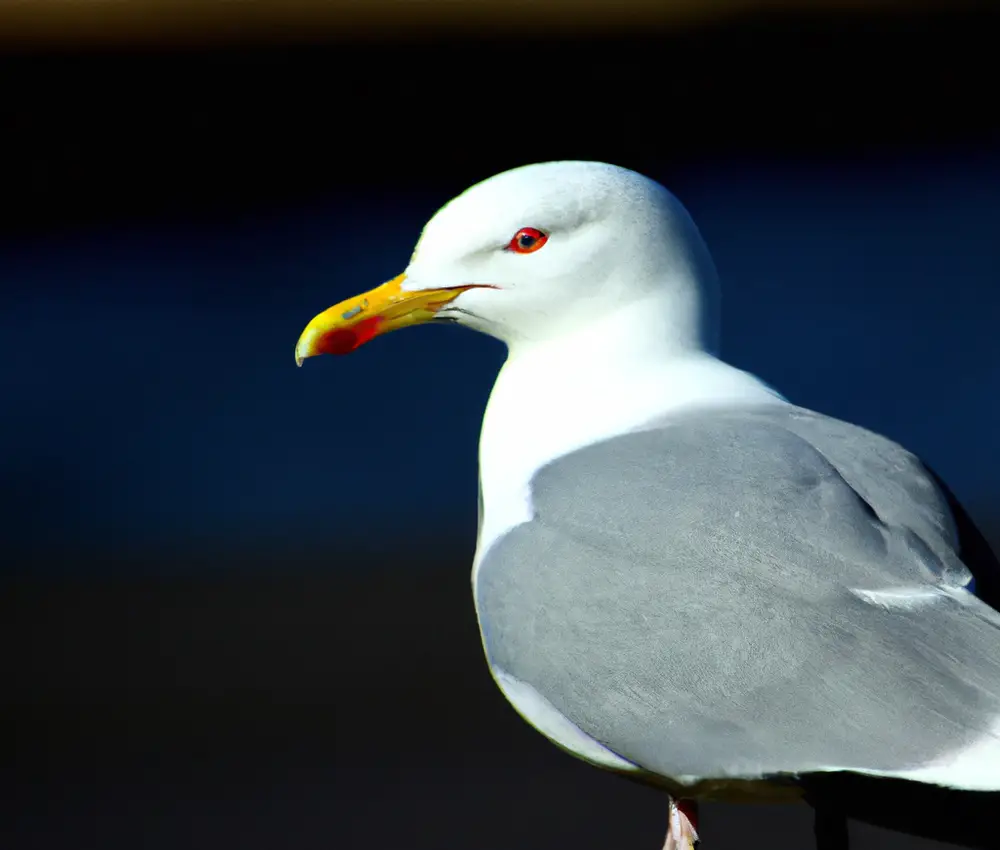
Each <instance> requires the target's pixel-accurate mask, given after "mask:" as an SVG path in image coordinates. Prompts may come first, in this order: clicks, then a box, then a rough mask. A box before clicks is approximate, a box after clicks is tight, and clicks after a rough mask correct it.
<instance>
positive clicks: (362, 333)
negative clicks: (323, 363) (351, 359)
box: [295, 274, 475, 366]
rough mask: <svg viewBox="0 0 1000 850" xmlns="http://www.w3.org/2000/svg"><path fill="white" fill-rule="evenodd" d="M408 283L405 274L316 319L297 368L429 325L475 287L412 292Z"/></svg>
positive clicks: (298, 351) (302, 342) (303, 339)
mask: <svg viewBox="0 0 1000 850" xmlns="http://www.w3.org/2000/svg"><path fill="white" fill-rule="evenodd" d="M404 280H406V275H405V274H401V275H399V276H398V277H394V278H393V279H392V280H390V281H389V282H388V283H383V284H382V285H381V286H379V287H377V288H375V289H373V290H371V291H370V292H366V293H364V294H363V295H358V296H355V297H354V298H348V299H347V300H346V301H341V302H340V303H339V304H334V305H333V306H332V307H331V308H330V309H328V310H324V311H323V312H322V313H320V314H319V315H318V316H316V317H315V318H313V320H312V321H311V322H309V324H308V325H306V329H305V330H304V331H302V336H300V337H299V341H298V343H297V344H296V346H295V362H296V364H298V365H299V366H301V365H302V361H303V360H305V359H306V358H307V357H313V356H314V355H316V354H348V353H349V352H351V351H354V349H355V348H358V347H359V346H361V345H364V344H365V343H366V342H368V340H370V339H372V338H373V337H376V336H378V335H379V334H384V333H388V332H389V331H394V330H396V329H397V328H405V327H408V326H409V325H419V324H421V323H422V322H428V321H430V320H431V319H433V318H434V314H435V313H436V312H437V311H438V310H440V309H441V308H442V307H443V306H444V305H445V304H447V303H448V302H449V301H453V300H454V299H455V298H457V297H458V296H459V295H461V294H462V293H463V292H465V291H466V290H467V289H472V288H474V287H475V285H474V284H473V285H469V286H455V287H449V288H448V289H421V290H417V291H414V292H408V291H405V290H403V288H402V285H403V281H404Z"/></svg>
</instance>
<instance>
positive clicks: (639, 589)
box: [477, 406, 1000, 778]
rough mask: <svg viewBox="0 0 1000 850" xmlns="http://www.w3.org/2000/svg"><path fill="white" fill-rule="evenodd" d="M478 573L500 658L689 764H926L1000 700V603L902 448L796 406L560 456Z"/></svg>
mask: <svg viewBox="0 0 1000 850" xmlns="http://www.w3.org/2000/svg"><path fill="white" fill-rule="evenodd" d="M532 498H533V505H534V511H535V515H534V518H533V520H532V521H530V522H528V523H525V524H523V525H521V526H518V527H517V528H515V529H513V530H512V531H511V532H509V533H508V534H507V535H506V536H505V537H504V538H502V539H501V540H500V541H498V542H497V543H496V544H495V545H494V546H493V547H492V549H491V550H490V551H489V552H488V553H487V555H486V557H485V559H484V561H483V564H482V566H481V568H480V571H479V574H478V579H477V595H478V605H479V614H480V622H481V625H482V629H483V637H484V644H485V646H486V651H487V655H488V657H489V660H490V663H491V664H492V665H494V666H495V667H498V668H500V669H502V670H504V671H505V672H506V673H508V674H510V675H512V676H514V677H516V678H517V679H519V680H521V681H523V682H526V683H528V684H530V685H532V686H533V687H534V688H535V689H536V690H537V691H538V692H539V693H541V694H542V695H543V696H544V697H545V698H546V699H548V700H549V702H550V703H552V705H553V706H554V707H555V708H556V709H557V710H558V711H560V712H561V713H562V714H564V715H565V716H566V717H567V718H569V719H570V720H571V721H573V722H574V723H575V724H576V725H577V726H578V727H579V728H580V729H582V730H583V731H584V732H586V733H587V734H589V735H590V736H592V737H593V738H595V739H596V740H598V741H600V742H601V743H603V744H604V745H605V746H606V747H608V748H609V749H610V750H612V751H613V752H615V753H617V754H619V755H620V756H622V757H624V758H626V759H628V760H630V761H632V762H634V763H636V764H637V765H639V766H641V767H643V768H645V769H646V770H649V771H652V772H655V773H658V774H661V775H663V776H668V777H680V776H686V777H700V778H712V777H746V778H757V777H760V776H768V775H774V774H781V773H792V774H795V773H806V772H810V771H815V770H823V769H832V768H840V769H847V770H851V769H857V770H862V771H864V770H878V771H898V770H905V769H908V768H913V767H919V766H921V765H924V764H926V763H927V762H928V761H930V760H933V759H935V758H937V757H939V756H941V755H942V754H946V753H951V752H954V751H956V750H958V749H960V748H962V747H964V746H966V745H968V744H971V743H972V742H974V741H976V740H978V739H980V738H982V737H983V736H984V735H985V734H986V733H987V730H989V729H990V728H991V727H994V726H995V724H996V723H997V722H998V721H1000V615H998V614H997V613H996V612H995V611H993V609H991V608H989V607H988V606H986V605H985V604H983V603H981V602H979V601H978V600H976V599H975V598H974V597H972V595H971V594H968V593H967V592H966V591H964V590H962V589H961V588H962V586H963V585H964V584H965V583H966V582H967V581H968V580H969V578H970V574H969V572H968V570H967V569H966V568H965V566H964V565H963V564H962V562H961V561H960V559H959V558H958V556H957V554H956V552H955V549H956V546H957V538H956V533H955V528H954V522H953V520H952V517H951V515H950V513H949V510H948V507H947V503H946V501H945V499H944V497H943V496H942V494H941V492H940V491H939V490H938V489H937V487H936V486H935V484H934V483H933V481H932V480H931V478H930V476H929V474H928V473H927V471H926V469H925V468H924V467H923V466H922V465H921V464H920V462H919V461H918V460H917V459H916V458H914V457H913V456H912V455H910V454H909V453H907V452H906V451H905V450H903V449H902V448H901V447H899V446H898V445H896V444H894V443H892V442H890V441H888V440H885V439H884V438H881V437H878V436H877V435H875V434H872V433H870V432H867V431H864V430H863V429H860V428H856V427H854V426H851V425H848V424H846V423H843V422H838V421H836V420H833V419H829V418H827V417H823V416H820V415H818V414H813V413H810V412H808V411H804V410H801V409H799V408H794V407H784V406H782V407H776V408H771V409H757V410H744V411H726V412H712V413H702V414H698V415H688V416H686V417H682V418H678V419H676V420H673V421H671V422H667V423H665V424H664V425H663V426H662V427H660V428H658V429H656V430H653V431H649V432H643V433H638V434H631V435H626V436H623V437H618V438H614V439H612V440H609V441H606V442H604V443H600V444H597V445H594V446H591V447H587V448H585V449H582V450H580V451H578V452H575V453H573V454H571V455H568V456H566V457H564V458H562V459H560V460H558V461H556V462H554V463H552V464H550V465H549V466H547V467H545V468H544V469H542V470H541V471H540V472H539V473H538V474H537V476H536V478H535V479H534V481H533V483H532Z"/></svg>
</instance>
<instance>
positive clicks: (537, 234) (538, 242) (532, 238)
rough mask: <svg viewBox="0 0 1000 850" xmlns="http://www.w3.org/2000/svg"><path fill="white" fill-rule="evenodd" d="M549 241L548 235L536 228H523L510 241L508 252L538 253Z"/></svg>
mask: <svg viewBox="0 0 1000 850" xmlns="http://www.w3.org/2000/svg"><path fill="white" fill-rule="evenodd" d="M548 241H549V237H548V234H546V233H542V231H541V230H538V229H537V228H535V227H522V228H521V229H520V230H519V231H517V233H515V234H514V238H513V239H511V240H510V244H509V245H508V246H507V250H508V251H513V252H514V253H516V254H530V253H531V252H532V251H537V250H538V249H539V248H541V247H542V245H544V244H545V243H546V242H548Z"/></svg>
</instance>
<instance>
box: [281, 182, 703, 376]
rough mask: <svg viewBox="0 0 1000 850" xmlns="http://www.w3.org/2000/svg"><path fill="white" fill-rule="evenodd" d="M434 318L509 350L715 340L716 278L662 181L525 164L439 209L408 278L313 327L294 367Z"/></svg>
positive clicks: (352, 301)
mask: <svg viewBox="0 0 1000 850" xmlns="http://www.w3.org/2000/svg"><path fill="white" fill-rule="evenodd" d="M429 321H436V322H453V323H458V324H462V325H466V326H468V327H470V328H473V329H475V330H478V331H481V332H483V333H487V334H489V335H491V336H494V337H496V338H497V339H500V340H501V341H503V342H505V343H506V344H507V345H508V347H509V348H510V349H511V352H512V353H515V352H516V351H517V350H518V349H522V348H529V347H532V346H537V345H544V344H546V343H548V342H550V341H552V340H554V339H558V338H563V337H566V336H573V335H575V334H579V333H581V332H583V333H591V334H592V335H594V336H596V338H599V339H601V340H602V342H601V344H602V345H608V346H614V345H616V344H628V343H629V341H630V340H632V341H634V340H636V339H638V340H640V341H647V340H648V341H650V342H655V343H657V344H661V345H664V346H667V347H676V348H678V349H690V348H696V349H704V348H712V347H713V346H714V343H715V331H716V322H717V279H716V273H715V268H714V266H713V263H712V260H711V257H710V255H709V253H708V250H707V248H706V247H705V244H704V241H703V240H702V238H701V235H700V234H699V233H698V230H697V228H696V227H695V225H694V222H693V221H692V220H691V218H690V216H689V215H688V213H687V211H686V210H685V209H684V207H683V206H682V205H681V203H680V202H679V201H678V200H677V199H676V198H675V197H674V196H673V195H672V194H671V193H670V192H668V191H667V190H666V189H665V188H664V187H663V186H661V185H660V184H659V183H657V182H655V181H654V180H651V179H649V178H647V177H644V176H642V175H640V174H638V173H636V172H634V171H629V170H628V169H625V168H620V167H618V166H614V165H607V164H604V163H599V162H549V163H541V164H536V165H527V166H524V167H521V168H516V169H514V170H512V171H506V172H504V173H502V174H498V175H496V176H495V177H491V178H489V179H488V180H484V181H483V182H481V183H478V184H476V185H475V186H473V187H472V188H470V189H467V190H466V191H465V192H463V193H462V194H461V195H459V196H458V197H456V198H454V199H453V200H452V201H450V202H448V203H447V204H446V205H445V206H444V207H442V208H441V209H440V210H439V211H438V212H437V213H436V214H435V215H434V217H433V218H431V220H430V221H429V222H427V224H426V226H425V227H424V229H423V232H422V234H421V236H420V239H419V240H418V242H417V245H416V248H415V249H414V252H413V255H412V257H411V259H410V262H409V265H408V266H407V267H406V269H405V270H404V271H403V273H402V274H400V275H398V276H396V277H394V278H392V279H391V280H389V281H388V282H387V283H384V284H382V285H381V286H378V287H376V288H375V289H372V290H369V291H368V292H364V293H363V294H361V295H357V296H354V297H352V298H349V299H347V300H346V301H342V302H340V303H338V304H336V305H334V306H333V307H330V308H329V309H327V310H324V311H323V312H322V313H320V314H319V315H317V316H316V317H315V318H313V319H312V321H310V322H309V324H308V325H307V326H306V328H305V330H304V331H303V332H302V335H301V337H300V338H299V341H298V344H297V345H296V348H295V358H296V362H298V363H299V364H301V363H302V361H303V360H304V359H305V358H307V357H311V356H313V355H316V354H324V353H332V354H343V353H347V352H349V351H353V350H354V349H355V348H357V347H359V346H360V345H362V344H363V343H365V342H367V341H368V340H370V339H372V338H373V337H375V336H377V335H379V334H382V333H386V332H388V331H391V330H395V329H397V328H401V327H406V326H409V325H414V324H420V323H424V322H429Z"/></svg>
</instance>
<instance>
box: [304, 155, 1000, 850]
mask: <svg viewBox="0 0 1000 850" xmlns="http://www.w3.org/2000/svg"><path fill="white" fill-rule="evenodd" d="M430 321H434V322H453V323H458V324H460V325H465V326H467V327H469V328H472V329H474V330H477V331H480V332H483V333H486V334H489V335H491V336H493V337H495V338H497V339H499V340H501V341H502V342H503V343H505V344H506V346H507V350H508V357H507V360H506V361H505V363H504V365H503V367H502V368H501V370H500V372H499V375H498V376H497V379H496V383H495V385H494V387H493V391H492V393H491V395H490V398H489V402H488V404H487V407H486V412H485V415H484V418H483V423H482V430H481V435H480V444H479V474H480V487H479V505H480V509H479V534H478V540H477V546H476V553H475V557H474V560H473V564H472V590H473V599H474V603H475V607H476V613H477V617H478V622H479V626H480V632H481V636H482V643H483V648H484V650H485V656H486V660H487V662H488V665H489V669H490V672H491V673H492V676H493V678H494V680H495V681H496V684H497V685H498V686H499V689H500V690H501V691H502V693H503V694H504V696H505V697H506V698H507V699H508V700H509V702H510V703H511V704H512V705H513V707H514V708H515V709H516V711H517V712H518V713H519V714H520V715H521V717H523V718H524V720H526V721H527V722H528V723H529V724H530V725H531V726H533V727H534V728H535V729H536V730H538V731H539V732H541V733H542V734H543V735H544V736H545V737H547V738H548V739H549V740H550V741H552V742H553V743H554V744H556V745H557V746H559V747H560V748H562V749H563V750H565V751H567V752H568V753H570V754H571V755H573V756H576V757H577V758H579V759H582V760H583V761H585V762H587V763H589V764H591V765H594V766H596V767H599V768H603V769H605V770H609V771H613V772H615V773H618V774H621V775H623V776H626V777H630V778H632V779H635V780H638V781H640V782H644V783H648V784H652V785H655V786H657V787H659V788H662V789H663V790H664V791H665V792H666V794H667V797H668V817H667V821H668V828H667V836H666V841H665V843H664V848H665V850H678V848H686V850H690V848H693V847H694V846H695V844H696V843H697V842H698V835H697V820H696V818H697V802H698V801H704V800H722V801H750V802H753V801H759V802H775V801H789V802H805V803H808V804H810V805H812V806H813V807H814V809H815V812H816V815H815V836H816V843H817V847H819V848H820V850H844V848H847V846H848V833H847V818H848V817H852V818H856V819H860V820H864V821H868V822H870V823H875V824H878V825H881V826H885V827H888V828H891V829H896V830H899V831H904V832H908V833H911V834H915V835H923V836H927V837H932V838H939V839H942V840H949V841H953V842H956V843H959V844H962V845H963V846H968V847H998V846H1000V816H996V815H994V813H995V812H996V811H997V808H998V807H1000V613H998V611H997V607H998V606H1000V564H998V563H997V560H996V557H995V556H994V555H993V553H992V552H991V551H990V549H989V546H988V545H987V543H986V542H985V540H984V539H983V537H982V535H981V534H980V533H979V532H978V531H977V530H976V528H975V526H974V525H973V524H972V522H971V521H970V520H969V517H968V515H967V514H966V512H965V511H964V510H963V508H962V507H961V505H960V504H959V503H958V501H957V500H956V499H955V497H954V495H953V494H952V493H951V491H950V490H949V489H948V487H947V486H946V485H945V484H944V482H943V481H942V480H941V479H940V478H939V477H938V476H937V475H936V474H935V473H934V472H933V471H932V470H931V469H930V468H929V467H928V466H927V465H925V464H924V463H922V462H921V461H920V460H919V459H918V458H917V457H915V456H914V455H913V454H911V453H910V452H908V451H907V450H906V449H904V448H902V447H901V446H900V445H898V444H897V443H895V442H892V441H891V440H889V439H887V438H885V437H883V436H880V435H877V434H875V433H872V432H870V431H868V430H865V429H864V428H861V427H859V426H857V425H853V424H849V423H847V422H843V421H840V420H838V419H834V418H832V417H829V416H826V415H823V414H822V413H819V412H815V411H812V410H807V409H805V408H803V407H799V406H797V405H795V404H794V403H793V402H791V401H789V400H788V399H786V398H785V397H783V396H782V395H781V394H779V393H778V392H777V391H776V390H775V389H773V388H772V387H771V386H769V385H768V384H766V383H765V382H763V381H762V380H760V379H758V378H757V377H755V376H754V375H751V374H749V373H747V372H745V371H741V370H739V369H737V368H735V367H733V366H731V365H729V364H727V363H725V362H724V361H723V360H721V359H720V358H719V356H718V354H717V351H718V329H719V285H718V278H717V274H716V270H715V267H714V264H713V262H712V259H711V256H710V254H709V252H708V249H707V247H706V245H705V242H704V241H703V239H702V237H701V235H700V234H699V232H698V230H697V228H696V226H695V224H694V222H693V221H692V219H691V218H690V216H689V215H688V213H687V211H686V210H685V209H684V207H683V206H682V205H681V203H680V202H679V201H678V200H677V199H676V198H675V197H674V196H673V195H672V194H671V193H670V192H669V191H667V189H665V188H664V187H663V186H661V185H660V184H659V183H657V182H655V181H653V180H651V179H649V178H647V177H645V176H643V175H640V174H638V173H636V172H634V171H630V170H627V169H624V168H621V167H617V166H613V165H608V164H604V163H598V162H550V163H541V164H533V165H527V166H524V167H521V168H517V169H514V170H511V171H507V172H504V173H502V174H499V175H496V176H494V177H491V178H490V179H488V180H485V181H483V182H481V183H479V184H477V185H475V186H473V187H472V188H470V189H468V190H466V191H465V192H464V193H463V194H461V195H459V196H458V197H457V198H455V199H453V200H452V201H450V202H449V203H448V204H446V205H445V206H444V207H443V208H442V209H441V210H440V211H438V212H437V213H436V214H435V215H434V216H433V217H432V218H431V220H430V221H429V222H428V223H427V225H426V226H425V228H424V230H423V233H422V234H421V236H420V239H419V241H418V243H417V245H416V249H415V250H414V253H413V255H412V257H411V259H410V262H409V265H408V266H407V267H406V269H405V271H404V272H403V273H402V274H400V275H399V276H397V277H394V278H392V279H391V280H389V282H387V283H385V284H383V285H381V286H378V287H377V288H375V289H372V290H371V291H369V292H367V293H365V294H363V295H360V296H357V297H352V298H350V299H348V300H346V301H343V302H341V303H339V304H336V305H335V306H333V307H330V308H329V309H327V310H325V311H323V312H321V313H319V315H317V316H316V317H315V318H313V319H312V321H310V322H309V323H308V325H307V326H306V327H305V330H304V331H303V332H302V335H301V337H300V338H299V340H298V343H297V345H296V348H295V359H296V362H297V363H298V364H299V365H301V364H302V362H303V361H304V360H305V359H306V358H308V357H312V356H314V355H318V354H324V353H330V354H346V353H348V352H350V351H353V350H355V349H356V348H358V347H359V346H361V345H362V344H364V343H366V342H368V341H369V340H371V339H373V338H374V337H376V336H378V335H380V334H384V333H386V332H389V331H393V330H396V329H399V328H403V327H408V326H410V325H416V324H420V323H424V322H430Z"/></svg>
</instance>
